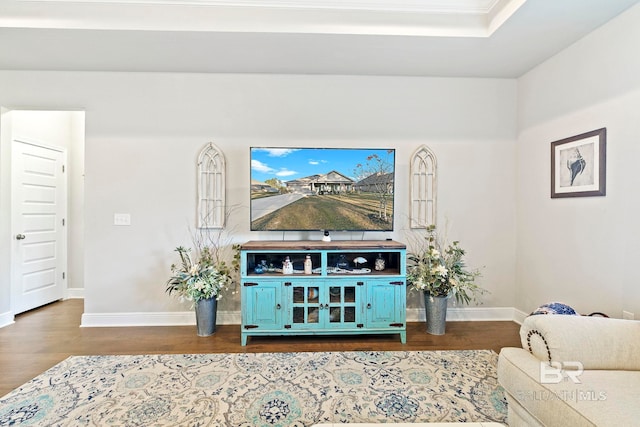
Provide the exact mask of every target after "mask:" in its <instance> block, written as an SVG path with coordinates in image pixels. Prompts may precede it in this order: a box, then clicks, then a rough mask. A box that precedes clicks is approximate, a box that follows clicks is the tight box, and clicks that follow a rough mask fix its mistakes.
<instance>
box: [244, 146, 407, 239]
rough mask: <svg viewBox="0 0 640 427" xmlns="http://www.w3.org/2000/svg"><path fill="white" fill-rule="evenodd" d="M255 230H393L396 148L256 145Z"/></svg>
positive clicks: (252, 155) (253, 177) (253, 160)
mask: <svg viewBox="0 0 640 427" xmlns="http://www.w3.org/2000/svg"><path fill="white" fill-rule="evenodd" d="M250 158H251V230H252V231H311V230H329V231H392V230H393V195H394V176H395V150H394V149H379V148H376V149H364V148H284V147H251V153H250Z"/></svg>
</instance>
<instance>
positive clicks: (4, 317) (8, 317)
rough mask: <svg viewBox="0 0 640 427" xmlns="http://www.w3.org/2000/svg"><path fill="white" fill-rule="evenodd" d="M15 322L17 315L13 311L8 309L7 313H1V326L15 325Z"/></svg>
mask: <svg viewBox="0 0 640 427" xmlns="http://www.w3.org/2000/svg"><path fill="white" fill-rule="evenodd" d="M14 323H15V316H14V315H13V312H12V311H7V312H6V313H0V328H4V327H5V326H9V325H13V324H14Z"/></svg>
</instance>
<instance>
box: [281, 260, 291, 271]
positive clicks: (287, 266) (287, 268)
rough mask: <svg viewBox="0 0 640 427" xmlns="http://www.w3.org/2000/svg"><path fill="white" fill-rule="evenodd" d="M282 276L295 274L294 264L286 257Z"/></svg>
mask: <svg viewBox="0 0 640 427" xmlns="http://www.w3.org/2000/svg"><path fill="white" fill-rule="evenodd" d="M282 274H293V263H292V262H291V260H290V259H289V257H285V259H284V262H283V263H282Z"/></svg>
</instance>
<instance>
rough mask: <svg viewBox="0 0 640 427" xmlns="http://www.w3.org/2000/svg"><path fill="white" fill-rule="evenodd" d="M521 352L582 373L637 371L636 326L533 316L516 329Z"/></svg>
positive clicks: (639, 340)
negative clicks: (577, 368)
mask: <svg viewBox="0 0 640 427" xmlns="http://www.w3.org/2000/svg"><path fill="white" fill-rule="evenodd" d="M520 339H521V341H522V348H524V349H525V350H528V351H529V352H530V353H531V354H533V355H534V356H536V357H537V358H538V359H540V360H542V361H547V362H553V363H556V362H559V363H563V364H564V363H566V362H580V363H582V366H583V368H584V369H617V370H634V371H635V370H640V356H639V355H640V322H638V321H633V320H621V319H609V318H603V317H588V316H565V315H536V316H529V317H527V318H526V319H525V320H524V322H523V323H522V327H521V328H520Z"/></svg>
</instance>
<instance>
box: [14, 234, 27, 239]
mask: <svg viewBox="0 0 640 427" xmlns="http://www.w3.org/2000/svg"><path fill="white" fill-rule="evenodd" d="M26 238H27V236H25V235H24V234H16V240H24V239H26Z"/></svg>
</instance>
